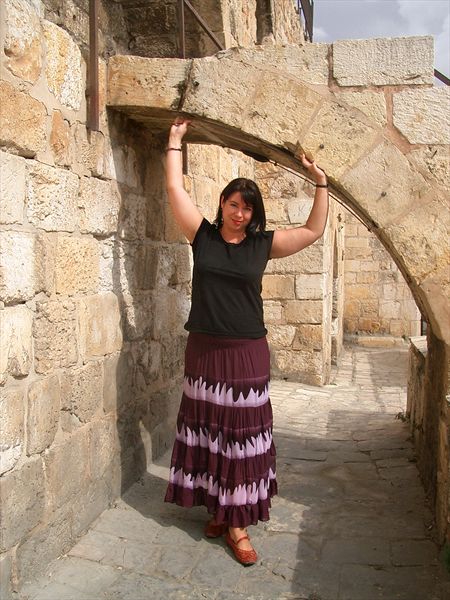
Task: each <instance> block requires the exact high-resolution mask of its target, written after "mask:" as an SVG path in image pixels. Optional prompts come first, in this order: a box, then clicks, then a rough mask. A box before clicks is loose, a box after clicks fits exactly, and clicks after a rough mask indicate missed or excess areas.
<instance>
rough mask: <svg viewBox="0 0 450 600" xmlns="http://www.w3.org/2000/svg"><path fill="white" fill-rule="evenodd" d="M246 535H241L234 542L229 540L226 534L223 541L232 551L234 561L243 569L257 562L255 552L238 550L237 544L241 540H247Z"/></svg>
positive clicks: (229, 537)
mask: <svg viewBox="0 0 450 600" xmlns="http://www.w3.org/2000/svg"><path fill="white" fill-rule="evenodd" d="M249 539H250V538H249V537H248V535H243V536H242V537H240V538H239V539H238V540H237V541H236V542H235V541H234V540H233V539H232V538H231V536H230V533H229V532H228V533H227V535H226V536H225V540H226V542H227V544H228V545H229V546H230V548H231V549H232V550H233V554H234V556H235V557H236V559H237V560H238V561H239V562H240V563H241V565H244V567H249V566H250V565H254V564H255V563H256V561H257V560H258V555H257V554H256V552H255V550H253V549H252V550H242V548H238V544H239V542H241V541H242V540H249Z"/></svg>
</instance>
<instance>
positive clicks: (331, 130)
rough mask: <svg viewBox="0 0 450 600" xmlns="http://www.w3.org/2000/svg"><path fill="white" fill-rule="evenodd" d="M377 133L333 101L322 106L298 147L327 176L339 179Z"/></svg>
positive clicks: (372, 142)
mask: <svg viewBox="0 0 450 600" xmlns="http://www.w3.org/2000/svg"><path fill="white" fill-rule="evenodd" d="M377 136H379V131H378V130H377V129H375V128H374V127H371V126H369V125H367V124H366V123H364V122H363V120H362V119H361V118H360V117H359V115H357V114H355V112H354V111H353V110H351V109H350V108H348V107H347V106H343V105H342V106H341V105H339V104H338V103H337V102H327V103H325V104H324V105H323V106H322V107H321V108H320V110H319V111H318V112H317V114H316V115H315V116H314V120H313V122H312V123H311V125H310V126H309V130H308V132H307V133H306V134H305V135H304V136H303V137H302V142H301V143H302V148H303V151H304V152H305V153H306V155H307V156H309V157H312V158H314V159H315V160H316V161H317V163H318V164H319V165H320V166H321V167H322V168H323V169H325V171H326V172H327V174H328V176H329V177H334V178H335V179H340V178H341V176H342V174H343V173H344V172H345V171H346V170H347V169H348V168H349V167H352V166H353V165H354V164H355V163H356V162H357V161H358V160H359V159H360V158H361V157H362V156H363V155H364V154H365V153H366V152H367V151H368V150H369V149H370V148H371V147H372V146H373V144H374V142H375V140H376V138H377Z"/></svg>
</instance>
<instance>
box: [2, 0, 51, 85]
mask: <svg viewBox="0 0 450 600" xmlns="http://www.w3.org/2000/svg"><path fill="white" fill-rule="evenodd" d="M4 10H5V30H6V35H5V42H4V50H5V54H6V56H7V57H8V59H9V60H7V61H6V66H7V68H8V69H9V70H10V71H11V73H13V74H14V75H16V76H17V77H20V78H21V79H24V80H25V81H29V82H30V83H35V82H36V81H37V79H38V78H39V75H40V73H41V68H42V38H41V24H40V20H39V15H38V14H37V13H36V11H35V10H34V7H33V6H32V5H30V3H29V2H26V1H25V0H5V4H4Z"/></svg>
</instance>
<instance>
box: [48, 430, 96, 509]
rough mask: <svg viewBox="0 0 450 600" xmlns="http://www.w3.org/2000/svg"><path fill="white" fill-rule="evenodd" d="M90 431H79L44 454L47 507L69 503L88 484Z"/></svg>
mask: <svg viewBox="0 0 450 600" xmlns="http://www.w3.org/2000/svg"><path fill="white" fill-rule="evenodd" d="M88 436H89V432H88V430H87V428H86V427H83V428H81V429H78V430H77V431H75V432H73V433H72V434H71V435H70V436H69V437H67V438H65V439H64V441H63V442H61V443H60V444H53V446H52V447H51V448H49V449H48V450H47V451H46V452H45V453H44V455H43V458H44V464H45V473H46V481H47V503H48V508H49V509H50V510H52V511H54V510H55V509H56V508H59V507H61V506H63V505H64V504H66V503H68V502H70V501H71V500H72V498H73V497H74V496H76V495H77V494H79V493H80V492H82V491H83V490H85V489H86V487H87V486H88V484H89V481H90V477H89V437H88Z"/></svg>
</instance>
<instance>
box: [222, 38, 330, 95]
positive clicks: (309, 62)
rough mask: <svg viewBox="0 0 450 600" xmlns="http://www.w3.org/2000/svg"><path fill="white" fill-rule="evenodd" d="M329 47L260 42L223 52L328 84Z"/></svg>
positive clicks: (268, 68)
mask: <svg viewBox="0 0 450 600" xmlns="http://www.w3.org/2000/svg"><path fill="white" fill-rule="evenodd" d="M328 51H329V46H328V44H305V45H303V46H300V45H299V44H283V45H281V44H280V45H275V46H272V45H270V46H269V45H264V44H262V45H259V46H252V47H251V48H231V49H230V50H227V51H226V53H227V54H229V55H230V56H232V55H239V56H240V57H241V58H242V59H243V60H246V61H247V62H252V63H253V64H257V65H261V67H263V68H265V69H267V70H270V71H274V72H276V71H278V72H280V71H282V72H283V73H286V74H288V75H289V76H291V77H295V78H296V79H300V80H301V81H304V82H306V83H313V84H318V85H328ZM224 54H225V53H224Z"/></svg>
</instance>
